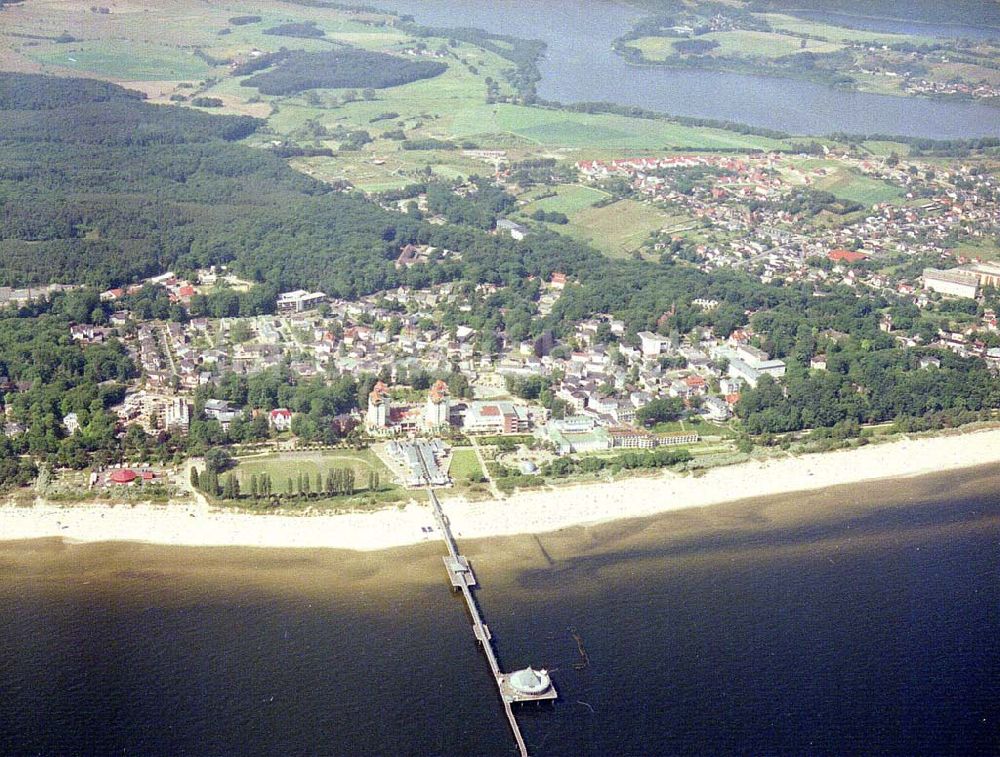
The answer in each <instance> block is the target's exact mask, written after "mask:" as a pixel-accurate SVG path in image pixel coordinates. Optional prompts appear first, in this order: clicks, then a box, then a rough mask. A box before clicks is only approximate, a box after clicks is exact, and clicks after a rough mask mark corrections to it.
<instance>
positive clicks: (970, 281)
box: [924, 268, 979, 298]
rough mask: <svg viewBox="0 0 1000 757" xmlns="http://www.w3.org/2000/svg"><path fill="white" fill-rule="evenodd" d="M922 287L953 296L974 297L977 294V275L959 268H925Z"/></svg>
mask: <svg viewBox="0 0 1000 757" xmlns="http://www.w3.org/2000/svg"><path fill="white" fill-rule="evenodd" d="M924 289H930V290H931V291H932V292H940V293H941V294H948V295H951V296H953V297H969V298H975V296H976V295H977V294H979V275H978V274H976V273H974V272H972V271H965V270H962V269H961V268H952V269H951V270H947V271H941V270H938V269H937V268H925V269H924Z"/></svg>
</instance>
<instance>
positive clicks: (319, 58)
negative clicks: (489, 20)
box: [240, 49, 448, 95]
mask: <svg viewBox="0 0 1000 757" xmlns="http://www.w3.org/2000/svg"><path fill="white" fill-rule="evenodd" d="M276 55H278V54H277V53H276V54H273V55H272V56H268V60H272V59H273V58H274V56H276ZM262 57H265V56H262ZM258 60H260V59H258ZM447 68H448V67H447V65H445V64H444V63H441V62H439V61H428V60H406V59H405V58H399V57H397V56H395V55H387V54H386V53H376V52H370V51H368V50H358V49H345V50H331V51H329V52H322V53H307V52H304V51H302V50H295V51H292V52H289V53H287V54H286V55H283V56H281V59H280V61H276V65H275V66H274V68H273V69H271V70H270V71H265V72H263V73H259V74H257V75H256V76H252V77H250V78H249V79H244V80H243V81H242V82H240V84H241V85H242V86H244V87H255V88H256V89H257V90H258V91H260V92H262V93H263V94H265V95H293V94H296V93H298V92H304V91H306V90H308V89H339V88H346V87H356V88H358V89H384V88H385V87H397V86H399V85H401V84H409V83H410V82H413V81H417V80H418V79H431V78H433V77H435V76H439V75H440V74H442V73H444V72H445V70H447Z"/></svg>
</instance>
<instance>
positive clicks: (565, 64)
mask: <svg viewBox="0 0 1000 757" xmlns="http://www.w3.org/2000/svg"><path fill="white" fill-rule="evenodd" d="M374 4H375V5H377V6H379V7H381V8H386V9H388V10H393V11H397V12H399V13H404V14H411V15H413V16H414V17H415V18H416V20H417V21H418V22H420V23H424V24H427V25H431V26H475V27H479V28H483V29H488V30H489V31H493V32H499V33H503V34H511V35H514V36H518V37H527V38H532V39H542V40H544V41H545V42H547V43H548V53H547V55H546V57H545V60H544V61H542V63H541V66H540V69H541V73H542V81H541V82H540V84H539V86H538V93H539V95H540V96H541V97H543V98H545V99H547V100H558V101H560V102H567V103H570V102H588V101H606V102H614V103H618V104H622V105H637V106H641V107H643V108H647V109H650V110H657V111H662V112H664V113H671V114H673V115H680V116H693V117H698V118H712V119H718V120H729V121H736V122H739V123H747V124H753V125H755V126H764V127H767V128H771V129H778V130H782V131H787V132H790V133H793V134H829V133H831V132H835V131H840V132H847V133H852V134H901V135H909V136H917V137H929V138H936V139H955V138H961V137H981V136H1000V110H998V109H997V108H993V107H990V106H986V105H980V104H975V103H960V102H947V101H943V100H930V99H921V98H904V97H892V96H887V95H872V94H862V93H858V92H849V91H844V90H839V89H835V88H832V87H827V86H824V85H821V84H814V83H812V82H807V81H799V80H795V79H781V78H776V77H765V76H749V75H744V74H734V73H724V72H719V71H693V70H692V71H686V70H677V69H669V68H656V67H638V66H630V65H628V64H626V63H625V61H624V60H622V58H621V57H620V56H618V55H616V54H615V52H614V51H613V50H612V49H611V43H612V41H613V40H614V39H615V38H616V37H619V36H621V35H622V34H623V33H624V32H625V31H627V30H628V29H629V28H631V26H632V22H633V21H634V20H635V19H636V18H638V17H639V15H640V14H639V12H638V11H637V10H635V9H634V8H630V7H628V6H624V5H621V4H619V3H616V2H612V1H611V0H540V1H539V2H531V3H526V2H523V0H378V2H376V3H374Z"/></svg>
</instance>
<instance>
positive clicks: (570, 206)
mask: <svg viewBox="0 0 1000 757" xmlns="http://www.w3.org/2000/svg"><path fill="white" fill-rule="evenodd" d="M553 189H554V191H555V192H556V194H555V196H553V197H543V198H541V199H539V200H534V201H533V202H531V203H529V204H528V205H526V206H525V207H524V208H523V209H522V210H521V212H522V213H524V214H525V215H531V214H532V213H534V212H535V211H536V210H544V211H546V212H548V213H565V214H566V215H571V214H573V213H578V212H579V211H581V210H584V209H586V208H589V207H591V206H592V205H594V204H595V203H597V202H599V201H601V200H603V199H605V198H606V197H608V195H607V193H605V192H602V191H601V190H599V189H594V188H593V187H583V186H580V185H579V184H560V185H559V186H558V187H546V191H552V190H553Z"/></svg>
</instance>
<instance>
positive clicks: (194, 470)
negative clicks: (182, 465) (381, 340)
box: [191, 465, 198, 489]
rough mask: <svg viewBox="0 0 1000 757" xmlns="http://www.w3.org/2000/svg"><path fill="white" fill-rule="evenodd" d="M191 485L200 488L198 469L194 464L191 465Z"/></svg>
mask: <svg viewBox="0 0 1000 757" xmlns="http://www.w3.org/2000/svg"><path fill="white" fill-rule="evenodd" d="M191 486H193V487H194V488H195V489H197V488H198V469H197V468H195V467H194V466H193V465H192V466H191Z"/></svg>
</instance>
